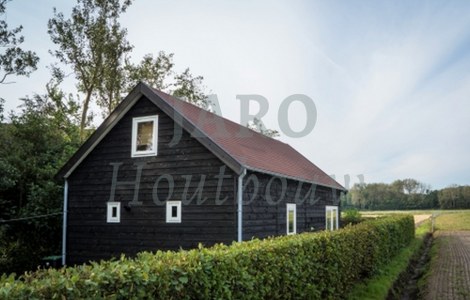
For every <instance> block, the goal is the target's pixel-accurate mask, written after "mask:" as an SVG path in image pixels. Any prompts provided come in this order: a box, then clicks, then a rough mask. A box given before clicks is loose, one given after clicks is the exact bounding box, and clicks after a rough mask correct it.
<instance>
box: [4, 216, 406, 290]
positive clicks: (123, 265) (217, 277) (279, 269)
mask: <svg viewBox="0 0 470 300" xmlns="http://www.w3.org/2000/svg"><path fill="white" fill-rule="evenodd" d="M413 238H414V223H413V218H412V216H393V217H386V218H381V219H377V220H372V221H366V222H363V223H361V224H359V225H356V226H349V227H347V228H344V229H341V230H338V231H335V232H333V233H331V232H320V233H304V234H298V235H295V236H283V237H277V238H271V239H266V240H252V241H249V242H244V243H235V244H233V245H231V246H224V245H216V246H214V247H211V248H200V249H195V250H190V251H179V252H161V251H159V252H157V253H148V252H143V253H141V254H139V255H138V256H137V257H136V258H134V259H128V258H125V257H121V259H119V260H112V261H102V262H100V263H92V264H91V265H83V266H78V267H73V268H72V267H69V268H63V269H59V270H53V269H48V270H39V271H37V272H32V273H26V274H24V275H22V276H21V277H20V278H19V279H17V280H15V278H14V277H13V276H10V277H6V276H4V277H2V278H1V279H0V298H1V299H4V298H8V299H19V298H21V299H44V298H46V299H74V298H93V299H96V298H98V299H99V298H111V299H118V298H119V299H130V298H152V299H154V298H156V299H263V298H264V299H326V298H339V297H344V296H345V295H346V294H347V292H348V291H349V290H350V289H351V287H352V286H353V285H354V284H355V283H357V282H358V281H359V280H361V279H363V278H365V277H368V276H370V275H372V274H374V272H375V271H376V270H377V268H378V266H380V265H381V264H383V263H385V262H386V261H388V260H389V259H390V258H391V257H393V256H394V255H395V254H396V253H397V252H398V250H399V249H400V248H402V247H403V246H405V245H407V244H408V243H409V242H410V241H411V240H412V239H413Z"/></svg>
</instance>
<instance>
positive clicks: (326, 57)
mask: <svg viewBox="0 0 470 300" xmlns="http://www.w3.org/2000/svg"><path fill="white" fill-rule="evenodd" d="M72 5H73V2H72V1H59V0H57V1H53V0H42V1H32V0H31V1H26V0H13V1H12V2H10V3H9V4H8V5H7V15H6V18H7V21H8V23H9V24H10V26H14V25H19V24H22V25H23V26H24V30H23V34H24V36H25V38H26V42H25V43H24V48H29V49H32V50H34V51H36V52H37V54H38V55H39V56H40V58H41V62H40V65H39V70H38V71H37V72H35V73H34V74H33V75H32V76H31V77H30V78H10V79H12V80H14V81H15V82H16V83H15V84H10V85H2V86H0V96H1V97H3V98H4V99H5V100H6V101H7V103H6V108H7V110H12V109H17V108H16V107H17V106H18V105H19V104H20V101H19V98H21V97H24V96H25V95H32V94H34V93H39V94H42V93H44V85H45V83H46V82H47V80H48V78H49V77H50V76H49V72H48V70H47V69H46V66H48V65H49V64H50V63H51V62H52V61H53V60H52V58H51V56H50V55H49V54H48V50H49V49H55V48H54V45H53V44H52V42H51V41H50V38H49V36H48V35H47V20H48V19H49V18H50V17H51V16H52V8H53V7H57V9H58V10H59V11H62V12H64V13H65V14H66V15H69V12H70V9H71V7H72ZM121 24H122V25H123V26H124V27H126V28H127V30H128V40H129V41H130V42H131V44H133V45H134V50H133V52H132V55H131V56H132V60H133V61H135V62H137V61H139V60H140V59H141V58H142V56H143V55H144V54H146V53H154V54H156V53H157V52H158V51H160V50H163V51H165V52H172V53H174V54H175V62H176V67H177V69H179V70H182V69H184V68H185V67H190V69H191V70H192V72H193V73H194V74H200V75H203V76H204V78H205V80H204V82H205V85H206V86H207V87H208V91H209V92H211V93H214V94H216V95H217V97H218V100H219V103H220V107H221V111H222V115H223V116H224V117H227V118H229V119H231V120H233V121H236V122H240V101H239V100H237V95H244V94H259V95H262V96H264V97H265V98H267V99H268V101H269V110H268V114H267V115H266V116H265V117H264V118H263V121H264V123H265V124H266V125H267V127H269V128H273V129H278V130H279V129H281V128H280V124H279V122H278V110H279V107H280V105H281V103H282V101H283V100H284V99H285V98H287V97H288V96H290V95H292V94H305V95H307V96H308V97H310V98H311V99H313V101H314V103H315V107H316V110H317V119H316V123H315V127H314V129H313V130H312V131H311V132H310V133H309V134H307V135H305V136H303V137H300V138H289V137H288V136H286V135H285V134H283V133H281V137H280V140H281V141H283V142H286V143H289V144H290V145H292V146H293V147H294V148H296V149H297V150H298V151H299V152H301V153H302V154H303V155H305V156H306V157H307V158H308V159H310V160H311V161H312V162H314V163H315V164H317V165H318V166H319V167H320V168H322V169H323V170H324V171H325V172H327V173H328V174H332V175H335V177H336V179H337V180H338V182H340V183H341V184H343V185H346V182H345V180H344V176H346V175H348V176H350V178H351V181H350V183H349V185H351V184H352V183H354V182H358V176H360V175H362V176H364V181H365V182H367V183H370V182H386V183H390V182H392V181H393V180H395V179H404V178H415V179H418V180H420V181H422V182H424V183H427V184H430V185H431V186H432V187H433V188H442V187H445V186H448V185H450V184H470V1H464V0H462V1H375V0H374V1H359V0H357V1H327V0H325V1H307V0H305V1H272V0H269V1H267V0H266V1H228V0H227V1H189V0H188V1H150V0H147V1H145V0H139V1H135V3H134V4H133V5H132V6H131V7H130V8H129V10H128V12H127V14H126V15H125V16H123V17H122V19H121ZM251 110H252V112H253V113H254V112H256V110H257V106H256V105H253V106H252V107H251ZM288 115H289V126H290V127H291V128H292V129H293V130H296V131H300V130H302V129H303V128H304V126H305V124H306V121H307V118H310V119H311V118H313V117H314V116H313V115H311V114H309V115H306V110H305V108H304V107H303V106H302V105H301V104H300V102H294V103H293V104H292V105H291V106H290V109H289V113H288Z"/></svg>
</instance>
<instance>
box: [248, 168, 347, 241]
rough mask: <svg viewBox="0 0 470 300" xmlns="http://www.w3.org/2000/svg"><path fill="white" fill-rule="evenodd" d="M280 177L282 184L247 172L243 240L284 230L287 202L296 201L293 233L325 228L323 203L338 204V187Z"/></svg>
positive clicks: (272, 178) (277, 233)
mask: <svg viewBox="0 0 470 300" xmlns="http://www.w3.org/2000/svg"><path fill="white" fill-rule="evenodd" d="M250 176H252V177H253V176H254V177H256V178H257V180H258V188H255V184H254V183H253V180H254V179H250ZM284 180H285V188H283V186H282V185H283V184H282V182H281V180H280V179H279V178H275V176H272V175H267V174H263V173H259V172H248V173H247V175H246V177H245V178H244V185H245V189H244V194H243V198H244V200H243V201H244V205H243V240H250V239H252V238H254V237H255V238H266V237H269V236H277V235H284V234H286V233H287V203H297V206H296V212H297V230H296V231H297V233H301V232H306V231H318V230H324V229H325V206H326V205H338V202H339V196H340V191H338V190H335V189H332V188H328V187H324V186H318V185H317V186H315V185H314V186H312V185H311V184H309V183H300V182H299V181H295V180H290V179H284ZM269 182H271V184H269ZM298 189H299V191H298ZM310 189H311V190H310ZM267 190H269V191H268V192H267ZM311 193H314V197H310V195H311ZM307 195H308V196H307ZM306 196H307V197H306Z"/></svg>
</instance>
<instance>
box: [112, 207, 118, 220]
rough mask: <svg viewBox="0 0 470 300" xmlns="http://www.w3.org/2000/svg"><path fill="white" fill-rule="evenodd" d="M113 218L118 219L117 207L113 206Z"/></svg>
mask: <svg viewBox="0 0 470 300" xmlns="http://www.w3.org/2000/svg"><path fill="white" fill-rule="evenodd" d="M111 216H112V217H113V218H116V217H117V207H116V206H113V208H112V211H111Z"/></svg>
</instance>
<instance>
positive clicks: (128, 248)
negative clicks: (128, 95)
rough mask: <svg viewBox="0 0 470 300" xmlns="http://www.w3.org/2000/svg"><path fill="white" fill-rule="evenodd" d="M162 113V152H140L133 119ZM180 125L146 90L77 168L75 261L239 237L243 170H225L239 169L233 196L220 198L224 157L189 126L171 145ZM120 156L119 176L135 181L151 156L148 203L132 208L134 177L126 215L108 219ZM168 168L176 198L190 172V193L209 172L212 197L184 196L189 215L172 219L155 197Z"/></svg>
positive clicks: (145, 184) (71, 228) (121, 195)
mask: <svg viewBox="0 0 470 300" xmlns="http://www.w3.org/2000/svg"><path fill="white" fill-rule="evenodd" d="M155 114H157V115H158V118H159V119H158V155H157V156H150V157H139V158H132V157H131V139H132V119H133V118H134V117H141V116H149V115H155ZM173 129H174V122H173V120H172V119H171V118H170V117H169V116H167V115H165V114H164V113H163V112H162V111H161V110H160V109H159V108H158V107H156V106H155V105H154V104H153V103H151V102H150V101H149V100H148V99H146V98H145V97H142V98H141V99H140V100H139V101H138V102H137V103H136V104H135V105H134V107H132V108H131V109H130V110H129V111H128V112H127V114H126V115H125V116H124V117H123V118H122V119H121V120H120V121H119V122H118V123H117V124H116V126H114V128H113V129H111V131H110V132H109V133H108V134H107V135H106V136H105V137H104V138H103V140H102V141H101V142H100V143H99V144H98V145H97V146H96V148H94V149H93V151H92V152H91V153H90V154H89V155H88V156H87V157H86V158H85V159H84V160H83V162H82V163H81V164H80V165H79V166H78V167H77V168H76V169H75V170H74V172H73V173H72V174H71V176H70V177H69V178H68V184H69V192H68V194H69V196H68V213H67V222H68V224H67V264H69V265H70V264H77V263H83V262H87V261H89V260H99V259H107V258H110V257H112V256H119V255H120V254H121V253H125V254H127V255H134V254H136V253H137V252H140V251H143V250H151V251H154V250H157V249H162V250H166V249H173V250H174V249H179V248H193V247H197V245H198V243H203V244H204V245H207V246H209V245H212V244H214V243H216V242H225V243H230V242H232V241H233V240H236V236H237V209H236V200H235V196H236V195H235V191H236V180H237V175H236V174H235V173H234V172H232V171H231V170H230V169H229V168H225V175H229V176H231V177H230V178H226V179H224V180H223V182H222V186H221V189H220V191H221V192H220V198H225V197H227V201H225V202H223V203H222V204H220V203H219V204H217V205H216V203H215V198H216V192H217V186H218V178H217V177H215V176H217V175H218V174H219V172H220V168H221V167H223V166H224V164H223V162H222V161H220V160H219V159H218V158H217V157H216V156H215V155H214V154H212V153H211V152H210V151H209V150H208V149H207V148H205V147H204V146H203V145H202V144H200V143H199V142H198V141H197V140H196V139H194V138H192V137H191V135H190V134H189V133H188V132H186V131H183V135H182V138H181V140H180V142H179V143H178V144H177V145H175V146H173V147H170V146H169V145H168V144H169V142H170V141H171V139H172V138H173ZM112 163H122V165H120V166H119V171H118V176H117V180H118V181H131V182H132V181H134V180H135V178H136V174H137V167H136V165H135V163H144V166H143V168H142V174H141V180H140V187H139V191H138V201H141V202H142V204H141V205H140V206H131V209H130V211H128V210H126V209H125V208H124V206H125V205H127V204H128V203H129V201H131V200H132V199H133V197H134V185H132V184H128V185H118V186H117V188H116V193H115V201H120V202H121V220H120V223H107V222H106V209H107V206H106V203H107V202H108V200H109V198H110V190H111V182H112V176H113V165H111V164H112ZM163 174H170V175H171V176H172V177H173V178H174V191H173V196H172V197H171V199H170V200H182V197H183V193H184V190H185V185H186V182H187V180H186V178H188V177H184V176H192V177H191V181H190V184H189V188H188V193H187V194H188V198H191V196H192V195H193V194H194V192H195V191H196V189H197V187H198V184H199V181H200V179H201V176H202V175H205V176H206V179H205V182H204V185H203V192H202V199H204V198H205V197H207V200H205V201H204V202H202V203H197V199H193V201H192V202H191V203H184V202H183V205H182V222H181V223H176V224H175V223H166V218H165V213H166V207H165V206H164V205H156V204H155V203H154V201H153V196H154V194H153V188H154V184H155V181H156V180H157V178H159V176H161V175H163ZM158 187H159V188H158V192H157V194H158V196H159V198H160V199H165V198H166V197H167V195H168V184H167V183H166V181H165V180H162V181H161V182H160V184H159V186H158Z"/></svg>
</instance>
